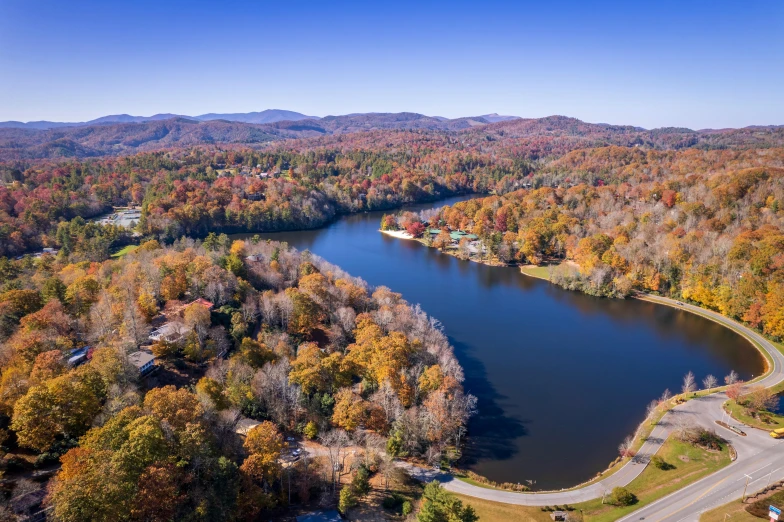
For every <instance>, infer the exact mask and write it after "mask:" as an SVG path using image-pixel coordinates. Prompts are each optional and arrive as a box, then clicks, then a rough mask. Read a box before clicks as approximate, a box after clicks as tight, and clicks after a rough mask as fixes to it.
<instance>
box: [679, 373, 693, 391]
mask: <svg viewBox="0 0 784 522" xmlns="http://www.w3.org/2000/svg"><path fill="white" fill-rule="evenodd" d="M696 389H697V382H696V381H695V379H694V374H693V373H692V372H689V373H687V374H686V375H684V376H683V386H681V391H682V392H683V394H684V395H686V394H688V393H692V392H694V391H695V390H696Z"/></svg>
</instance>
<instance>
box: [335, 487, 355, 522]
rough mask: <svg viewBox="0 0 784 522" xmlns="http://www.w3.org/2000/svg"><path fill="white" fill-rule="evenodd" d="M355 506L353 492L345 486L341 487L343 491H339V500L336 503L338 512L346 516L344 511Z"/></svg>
mask: <svg viewBox="0 0 784 522" xmlns="http://www.w3.org/2000/svg"><path fill="white" fill-rule="evenodd" d="M356 505H357V497H356V496H355V495H354V491H353V490H352V488H351V486H349V485H348V484H346V485H345V486H343V489H341V490H340V500H339V501H338V511H340V512H341V513H343V514H344V515H345V514H346V511H348V510H349V509H351V508H352V507H354V506H356Z"/></svg>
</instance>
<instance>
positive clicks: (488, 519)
mask: <svg viewBox="0 0 784 522" xmlns="http://www.w3.org/2000/svg"><path fill="white" fill-rule="evenodd" d="M455 496H456V497H457V498H459V499H460V500H462V501H463V504H470V505H471V506H472V507H473V508H474V509H475V510H476V514H477V515H479V520H481V521H482V522H502V521H511V522H546V521H547V522H552V521H551V519H550V515H549V514H548V513H546V512H544V511H542V509H541V508H538V507H533V506H515V505H512V504H501V503H500V502H491V501H490V500H482V499H481V498H473V497H465V496H463V495H455Z"/></svg>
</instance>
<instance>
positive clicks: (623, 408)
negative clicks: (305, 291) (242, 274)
mask: <svg viewBox="0 0 784 522" xmlns="http://www.w3.org/2000/svg"><path fill="white" fill-rule="evenodd" d="M381 215H382V213H367V214H358V215H354V216H348V217H344V218H343V219H341V220H339V221H337V222H335V223H333V224H332V225H330V226H328V227H326V228H323V229H319V230H310V231H303V232H285V233H278V234H266V235H264V236H263V237H268V238H271V239H275V240H279V241H287V242H288V243H290V244H291V245H292V246H295V247H297V248H300V249H305V248H307V249H309V250H311V251H312V252H314V253H315V254H318V255H320V256H321V257H323V258H325V259H327V260H329V261H330V262H332V263H335V264H336V265H339V266H340V267H342V268H343V269H344V270H346V271H347V272H349V273H350V274H352V275H355V276H359V277H362V278H363V279H365V280H366V281H368V283H370V284H371V285H386V286H389V287H390V288H392V289H393V290H394V291H396V292H401V293H402V294H403V296H404V297H405V298H406V299H407V300H408V301H409V302H411V303H420V304H421V305H422V307H423V308H424V309H425V310H426V311H427V312H428V313H429V314H432V315H433V316H435V317H437V318H438V319H439V320H440V321H441V322H442V323H443V325H444V327H445V329H446V332H447V334H448V335H449V337H450V341H451V342H452V344H453V346H454V347H455V352H456V354H457V357H458V359H459V360H460V362H461V364H462V365H463V367H464V369H465V374H466V382H465V387H466V389H467V390H469V391H470V392H471V393H473V394H474V395H476V396H477V398H478V399H479V410H480V412H479V414H478V415H477V416H476V417H475V418H474V419H472V421H471V423H470V425H469V438H468V444H467V448H466V451H465V458H466V462H467V464H468V465H469V466H470V467H471V469H474V470H475V471H477V472H478V473H481V474H484V475H486V476H488V477H490V478H491V479H493V480H497V481H510V482H521V481H523V480H526V479H534V480H536V481H537V486H538V487H540V488H560V487H566V486H571V485H574V484H576V483H579V482H581V481H583V480H586V479H589V478H590V477H592V476H593V475H594V474H595V473H596V472H597V471H599V470H601V469H603V468H604V467H605V466H606V465H607V464H608V463H609V462H610V461H611V460H613V459H614V458H615V455H616V453H617V446H618V444H619V442H620V441H621V440H622V439H623V438H624V437H625V436H626V435H627V434H629V433H632V432H633V431H634V429H635V428H636V426H637V425H638V424H639V422H640V421H641V420H642V416H643V415H644V411H645V406H646V404H647V403H648V402H650V400H651V399H653V398H656V397H658V396H659V395H661V393H662V391H663V390H664V388H670V389H671V390H677V389H679V387H680V382H681V379H682V377H683V375H684V374H685V373H686V372H687V371H693V372H695V374H696V375H697V377H698V379H702V378H703V377H704V376H705V375H707V374H708V373H712V374H713V375H715V376H717V377H718V378H719V379H721V378H722V376H724V375H726V374H727V373H729V371H730V370H731V369H734V370H736V371H737V372H738V373H739V374H740V375H741V376H742V377H743V378H749V377H750V376H751V375H753V374H758V373H759V372H760V371H762V368H763V360H762V358H761V357H760V356H759V354H758V353H757V352H756V350H754V349H753V348H752V347H751V345H749V344H748V343H747V342H746V341H745V340H744V339H742V338H740V337H739V336H737V335H736V334H735V333H734V332H732V331H730V330H727V329H726V328H723V327H721V326H720V325H718V324H716V323H714V322H712V321H708V320H707V319H704V318H702V317H699V316H695V315H692V314H688V313H685V312H683V311H681V310H677V309H674V308H669V307H664V306H657V305H654V304H652V303H646V302H642V301H636V300H624V301H621V300H608V299H599V298H594V297H590V296H586V295H583V294H578V293H575V292H568V291H564V290H561V289H559V288H557V287H555V286H553V285H551V284H549V283H547V282H546V281H540V280H537V279H532V278H529V277H526V276H524V275H522V274H521V273H520V272H519V270H518V269H516V268H511V267H505V268H500V267H489V266H485V265H480V264H477V263H472V262H467V261H460V260H459V259H456V258H454V257H451V256H447V255H444V254H441V253H439V252H438V251H436V250H434V249H429V248H426V247H424V246H423V245H420V244H419V243H416V242H413V241H403V240H399V239H395V238H392V237H390V236H387V235H384V234H380V233H379V232H378V225H379V221H380V219H381Z"/></svg>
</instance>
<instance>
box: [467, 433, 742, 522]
mask: <svg viewBox="0 0 784 522" xmlns="http://www.w3.org/2000/svg"><path fill="white" fill-rule="evenodd" d="M658 455H659V456H660V457H662V458H663V459H664V461H665V462H667V463H668V464H670V465H672V466H674V468H672V469H669V470H660V469H658V468H656V467H655V466H652V465H649V466H648V467H647V468H645V471H643V472H642V474H641V475H640V476H639V477H637V478H636V479H635V480H633V481H632V483H631V484H629V486H628V487H627V489H628V490H629V491H631V492H632V493H634V494H635V495H636V496H637V503H636V504H634V505H632V506H628V507H615V506H611V505H609V504H602V501H601V499H596V500H591V501H589V502H583V503H581V504H575V505H573V507H574V508H575V509H576V510H582V511H583V514H584V516H585V520H586V521H587V522H610V521H612V520H617V519H619V518H620V517H622V516H624V515H627V514H629V513H631V512H632V511H635V510H637V509H639V508H641V507H643V506H645V505H646V504H650V503H651V502H654V501H655V500H658V499H660V498H662V497H664V496H665V495H668V494H670V493H672V492H673V491H675V490H677V489H680V488H682V487H685V486H687V485H689V484H691V483H692V482H696V481H697V480H699V479H701V478H703V477H705V476H706V475H709V474H711V473H713V472H714V471H717V470H719V469H721V468H723V467H724V466H727V465H728V464H729V463H730V456H729V451H728V449H727V447H726V446H723V447H722V450H721V452H710V451H706V450H703V449H701V448H697V447H694V446H692V445H691V444H688V443H685V442H681V441H678V440H675V439H668V440H667V442H665V443H664V445H663V446H662V448H661V449H660V450H659V453H658ZM457 496H458V497H459V498H460V499H461V500H462V501H463V502H464V503H466V504H470V505H471V506H473V507H474V509H475V510H476V512H477V514H478V515H479V518H480V520H482V521H483V522H487V521H490V522H494V521H501V520H513V521H516V520H520V521H540V520H541V521H546V520H550V516H549V514H548V513H547V512H544V511H542V510H541V508H539V507H532V506H514V505H511V504H501V503H499V502H491V501H489V500H482V499H477V498H472V497H465V496H461V495H457Z"/></svg>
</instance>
